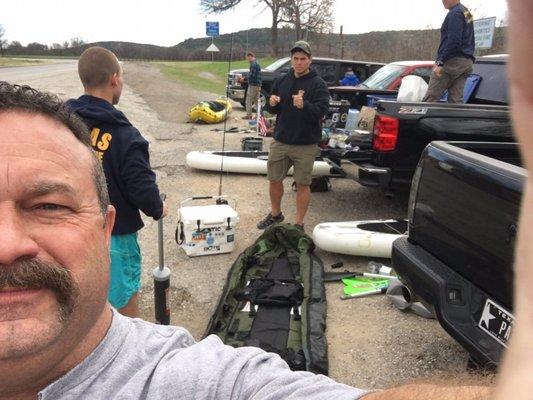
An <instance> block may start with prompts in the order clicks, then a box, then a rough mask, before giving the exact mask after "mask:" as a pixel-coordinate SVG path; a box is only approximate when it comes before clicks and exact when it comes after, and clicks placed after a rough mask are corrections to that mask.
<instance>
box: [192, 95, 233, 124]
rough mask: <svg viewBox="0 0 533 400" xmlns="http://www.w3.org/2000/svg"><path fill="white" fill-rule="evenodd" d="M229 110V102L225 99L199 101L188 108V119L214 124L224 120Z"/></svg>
mask: <svg viewBox="0 0 533 400" xmlns="http://www.w3.org/2000/svg"><path fill="white" fill-rule="evenodd" d="M231 110H232V107H231V103H230V102H229V101H228V100H226V99H216V100H214V101H201V102H199V103H198V104H196V105H195V106H194V107H193V108H191V109H190V111H189V121H190V122H199V123H205V124H215V123H217V122H222V121H224V120H225V119H226V117H227V116H228V114H229V113H230V112H231Z"/></svg>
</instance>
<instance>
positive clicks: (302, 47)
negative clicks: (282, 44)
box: [291, 40, 311, 56]
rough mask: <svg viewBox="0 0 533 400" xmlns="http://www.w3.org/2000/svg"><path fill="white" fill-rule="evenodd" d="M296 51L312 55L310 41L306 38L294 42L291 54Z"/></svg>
mask: <svg viewBox="0 0 533 400" xmlns="http://www.w3.org/2000/svg"><path fill="white" fill-rule="evenodd" d="M296 51H303V52H304V53H305V54H307V55H308V56H310V55H311V46H309V43H307V42H306V41H305V40H298V41H297V42H296V43H294V46H292V49H291V54H292V53H294V52H296Z"/></svg>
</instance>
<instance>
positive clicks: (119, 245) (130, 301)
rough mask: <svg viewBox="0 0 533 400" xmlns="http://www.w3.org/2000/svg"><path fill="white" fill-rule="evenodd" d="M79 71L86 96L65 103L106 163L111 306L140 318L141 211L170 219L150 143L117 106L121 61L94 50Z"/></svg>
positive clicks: (85, 56)
mask: <svg viewBox="0 0 533 400" xmlns="http://www.w3.org/2000/svg"><path fill="white" fill-rule="evenodd" d="M78 73H79V76H80V79H81V82H82V83H83V87H84V88H85V94H84V95H83V96H81V97H80V98H78V99H77V100H74V99H73V100H69V101H68V103H67V104H68V106H69V107H70V108H71V109H72V110H73V111H75V112H76V113H77V114H78V115H79V116H80V117H81V118H82V119H83V120H84V122H85V123H86V124H87V125H88V127H89V129H90V131H91V144H92V146H93V148H94V150H95V152H96V155H97V157H98V158H99V159H100V160H101V161H102V163H103V167H104V172H105V176H106V180H107V185H108V190H109V197H110V201H111V204H112V205H113V206H114V207H115V208H116V210H117V216H116V221H115V226H114V228H113V234H112V237H111V270H110V271H111V272H110V273H111V281H110V285H109V302H110V303H111V304H112V305H113V306H114V307H115V308H116V309H118V311H119V312H120V313H122V314H124V315H127V316H130V317H137V316H139V307H138V298H137V297H138V296H137V292H138V291H139V288H140V281H141V253H140V249H139V244H138V242H137V231H139V229H141V228H142V227H143V226H144V224H143V221H142V219H141V215H140V212H139V210H140V211H142V212H143V213H144V214H146V215H148V216H150V217H153V218H154V219H156V220H157V219H159V218H162V217H164V216H165V215H166V212H167V208H166V205H165V203H164V202H163V201H162V200H161V197H160V195H159V189H158V187H157V184H156V179H155V174H154V172H153V171H152V169H151V167H150V160H149V154H148V142H147V141H146V139H144V138H143V137H142V135H141V134H140V132H139V131H138V130H137V129H136V128H135V127H134V126H133V125H132V124H131V123H130V122H129V121H128V119H127V118H126V116H125V115H124V114H123V113H122V112H121V111H119V110H117V109H116V108H115V107H114V104H117V103H118V101H119V99H120V95H121V93H122V85H123V78H122V68H121V66H120V64H119V62H118V60H117V57H116V56H115V55H114V54H113V53H112V52H111V51H109V50H107V49H104V48H102V47H90V48H88V49H87V50H85V51H84V52H83V54H82V55H81V56H80V59H79V61H78Z"/></svg>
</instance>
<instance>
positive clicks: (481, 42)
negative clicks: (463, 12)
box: [474, 17, 496, 50]
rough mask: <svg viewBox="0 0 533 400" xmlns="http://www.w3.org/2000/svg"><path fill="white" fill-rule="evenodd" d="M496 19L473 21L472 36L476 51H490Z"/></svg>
mask: <svg viewBox="0 0 533 400" xmlns="http://www.w3.org/2000/svg"><path fill="white" fill-rule="evenodd" d="M495 26H496V17H490V18H482V19H476V20H475V21H474V36H475V38H476V49H478V50H479V49H490V48H491V47H492V40H493V39H494V27H495Z"/></svg>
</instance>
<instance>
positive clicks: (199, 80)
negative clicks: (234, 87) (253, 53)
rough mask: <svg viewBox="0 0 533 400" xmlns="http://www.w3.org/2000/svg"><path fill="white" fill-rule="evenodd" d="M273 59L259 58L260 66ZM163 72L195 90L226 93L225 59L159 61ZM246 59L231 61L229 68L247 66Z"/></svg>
mask: <svg viewBox="0 0 533 400" xmlns="http://www.w3.org/2000/svg"><path fill="white" fill-rule="evenodd" d="M273 61H274V59H271V58H268V59H261V60H259V63H260V64H261V66H267V65H269V64H270V63H271V62H273ZM158 64H159V65H160V66H161V69H162V71H163V73H164V74H165V75H166V76H167V77H169V78H171V79H173V80H176V81H179V82H183V83H185V84H186V85H188V86H190V87H191V88H193V89H195V90H201V91H205V92H210V93H215V94H218V95H223V94H225V93H226V82H227V73H228V63H227V62H226V61H215V62H211V61H190V62H189V61H176V62H160V63H158ZM248 66H249V64H248V61H246V60H242V61H232V63H231V69H239V68H248Z"/></svg>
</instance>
